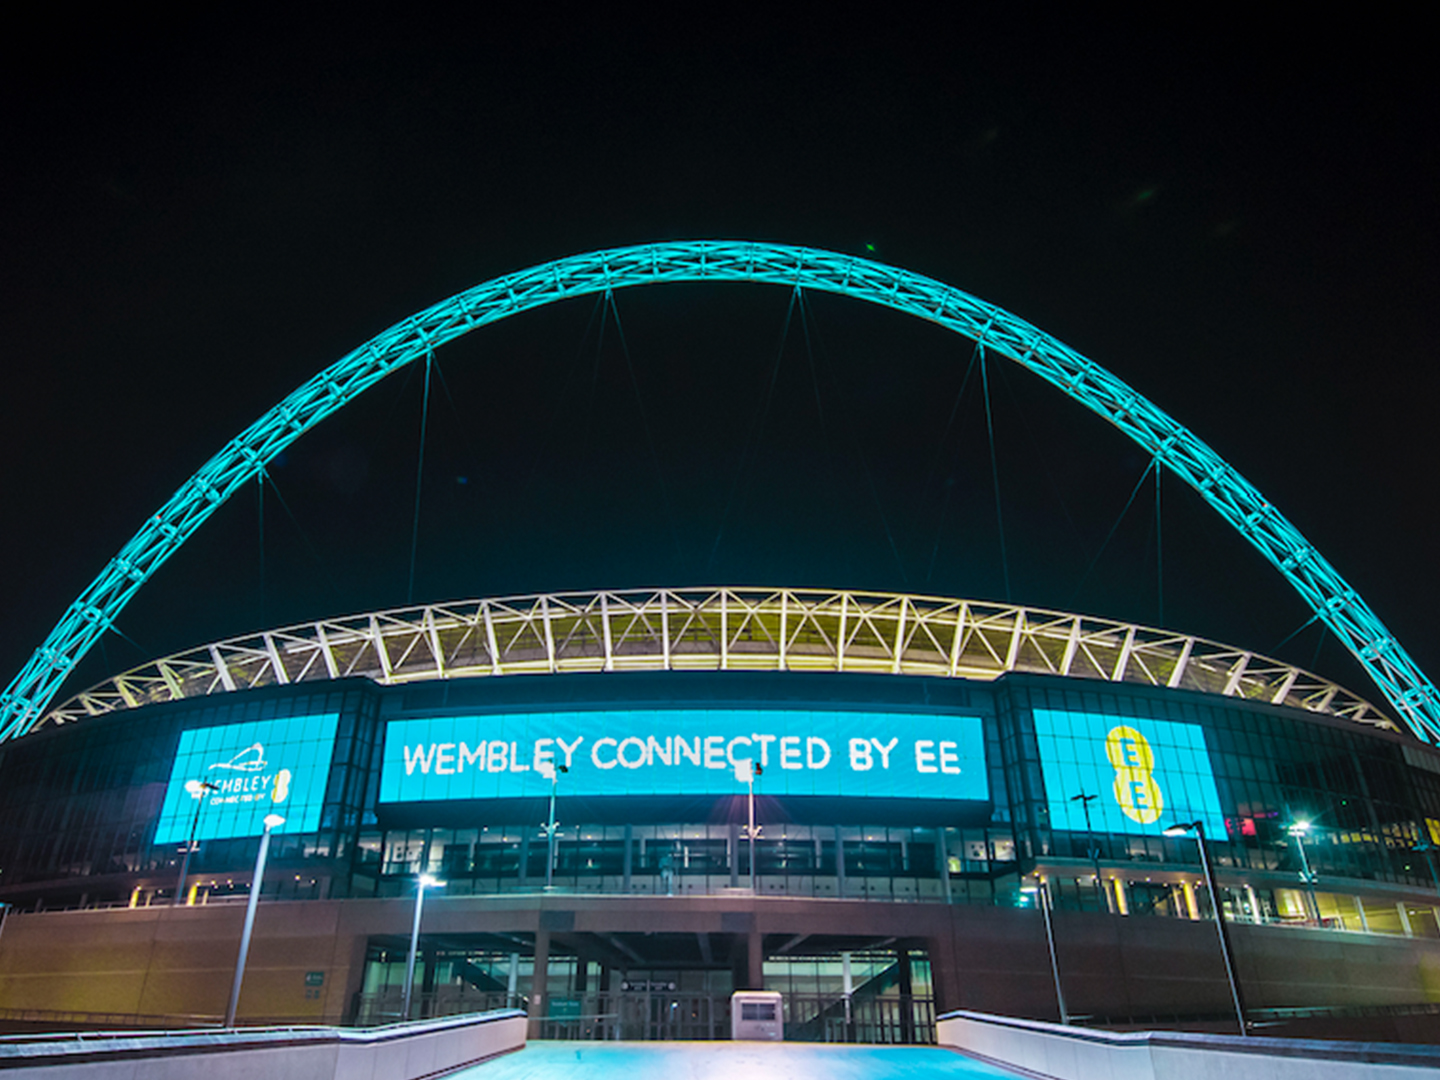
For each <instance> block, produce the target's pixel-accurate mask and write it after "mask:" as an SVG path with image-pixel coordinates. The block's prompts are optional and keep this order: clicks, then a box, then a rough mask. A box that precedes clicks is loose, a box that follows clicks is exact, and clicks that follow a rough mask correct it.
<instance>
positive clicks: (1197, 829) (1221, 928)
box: [1165, 821, 1250, 1035]
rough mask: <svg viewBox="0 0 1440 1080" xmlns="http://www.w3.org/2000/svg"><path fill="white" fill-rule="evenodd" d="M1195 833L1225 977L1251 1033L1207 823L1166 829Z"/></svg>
mask: <svg viewBox="0 0 1440 1080" xmlns="http://www.w3.org/2000/svg"><path fill="white" fill-rule="evenodd" d="M1186 833H1194V834H1195V843H1196V845H1197V846H1198V847H1199V848H1200V869H1201V870H1202V871H1204V874H1205V886H1206V888H1208V889H1209V890H1210V906H1211V907H1212V908H1213V909H1214V910H1215V930H1216V933H1218V934H1219V935H1220V956H1221V959H1223V960H1224V961H1225V977H1226V978H1227V979H1229V980H1230V999H1231V1001H1233V1002H1234V1004H1235V1019H1236V1020H1237V1021H1239V1023H1240V1034H1241V1035H1249V1034H1250V1029H1249V1028H1247V1027H1246V1026H1245V1003H1244V1000H1243V999H1242V998H1241V996H1240V980H1239V979H1238V978H1236V977H1235V961H1234V959H1233V958H1232V956H1231V950H1230V934H1229V932H1228V931H1227V930H1226V929H1225V905H1224V904H1223V903H1221V901H1220V885H1219V883H1217V882H1216V880H1215V871H1214V870H1213V869H1211V867H1210V856H1209V855H1208V854H1207V853H1206V851H1205V823H1204V822H1203V821H1188V822H1185V823H1183V824H1178V825H1171V826H1170V827H1169V828H1168V829H1166V830H1165V835H1166V836H1184V835H1185V834H1186Z"/></svg>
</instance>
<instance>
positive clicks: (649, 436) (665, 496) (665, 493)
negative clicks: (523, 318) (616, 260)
mask: <svg viewBox="0 0 1440 1080" xmlns="http://www.w3.org/2000/svg"><path fill="white" fill-rule="evenodd" d="M605 301H606V303H608V304H609V305H610V315H611V317H612V318H614V320H615V336H616V337H618V338H619V339H620V352H621V355H623V356H624V357H625V370H626V371H628V372H629V373H630V387H631V389H633V390H634V391H635V404H636V406H638V407H639V409H640V426H641V428H643V429H644V431H645V443H646V445H647V446H648V447H649V448H650V460H651V462H652V463H653V464H654V465H655V481H656V483H658V484H659V485H660V503H661V505H662V506H664V508H665V517H666V519H667V520H668V521H669V523H670V538H671V540H673V541H674V543H675V556H676V558H678V559H681V560H682V561H683V560H684V557H685V553H684V549H683V548H682V547H681V546H680V531H679V530H678V529H677V528H676V527H675V511H674V508H673V507H672V506H671V505H670V489H669V488H668V487H667V486H666V484H665V472H664V470H663V469H661V468H660V452H659V450H658V449H657V448H656V446H655V435H654V432H652V431H651V430H650V414H649V413H648V412H646V410H645V399H644V398H643V397H642V396H641V394H640V380H639V379H637V378H636V377H635V364H634V361H632V360H631V359H630V344H629V342H627V341H626V339H625V327H624V326H622V325H621V324H620V309H619V308H618V307H616V306H615V293H614V292H613V291H611V290H609V289H607V290H605ZM601 319H602V323H603V319H604V315H603V313H602V315H601Z"/></svg>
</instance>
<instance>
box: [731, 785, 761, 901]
mask: <svg viewBox="0 0 1440 1080" xmlns="http://www.w3.org/2000/svg"><path fill="white" fill-rule="evenodd" d="M764 772H765V769H764V766H761V765H757V764H755V762H753V761H750V760H742V761H737V762H735V779H736V780H738V781H739V782H740V783H742V784H746V785H748V786H749V788H750V799H749V801H750V824H749V825H748V826H746V828H745V835H746V836H747V837H749V839H750V892H751V893H752V894H753V893H754V892H755V838H756V837H757V836H759V835H760V830H759V829H758V828H756V826H755V778H756V777H758V776H760V775H761V774H762V773H764Z"/></svg>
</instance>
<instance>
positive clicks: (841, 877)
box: [835, 825, 845, 896]
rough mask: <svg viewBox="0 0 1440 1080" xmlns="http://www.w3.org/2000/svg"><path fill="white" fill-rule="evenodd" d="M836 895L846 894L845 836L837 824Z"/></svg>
mask: <svg viewBox="0 0 1440 1080" xmlns="http://www.w3.org/2000/svg"><path fill="white" fill-rule="evenodd" d="M835 895H836V896H844V895H845V838H844V836H842V835H841V833H840V826H839V825H836V826H835Z"/></svg>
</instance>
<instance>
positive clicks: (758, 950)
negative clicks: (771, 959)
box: [744, 930, 765, 990]
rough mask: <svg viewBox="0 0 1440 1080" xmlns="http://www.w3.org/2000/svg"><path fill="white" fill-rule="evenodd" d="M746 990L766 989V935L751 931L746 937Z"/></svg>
mask: <svg viewBox="0 0 1440 1080" xmlns="http://www.w3.org/2000/svg"><path fill="white" fill-rule="evenodd" d="M745 958H746V966H747V969H748V970H747V971H746V978H745V981H746V985H745V987H744V988H745V989H746V990H764V989H765V935H763V934H762V933H760V931H759V930H751V931H750V933H748V934H746V935H745Z"/></svg>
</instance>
